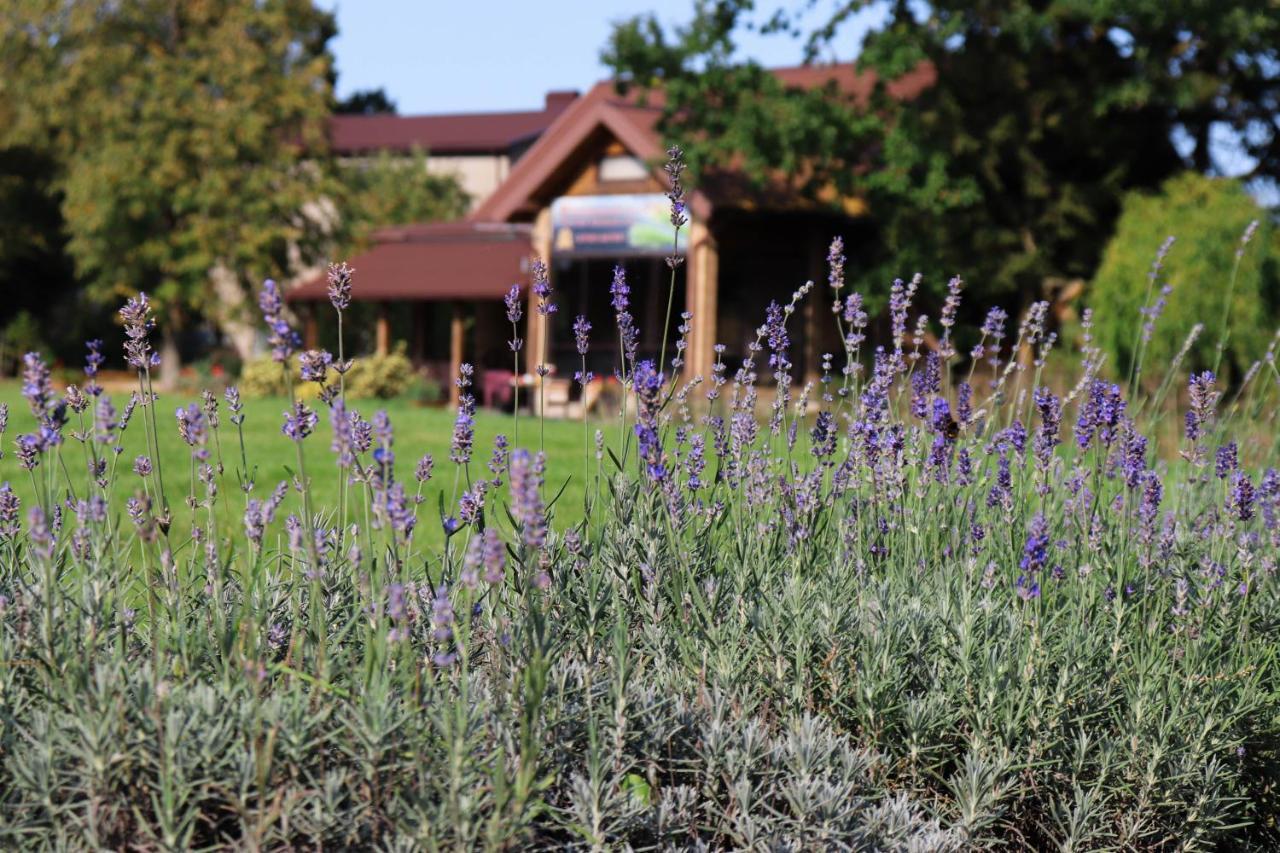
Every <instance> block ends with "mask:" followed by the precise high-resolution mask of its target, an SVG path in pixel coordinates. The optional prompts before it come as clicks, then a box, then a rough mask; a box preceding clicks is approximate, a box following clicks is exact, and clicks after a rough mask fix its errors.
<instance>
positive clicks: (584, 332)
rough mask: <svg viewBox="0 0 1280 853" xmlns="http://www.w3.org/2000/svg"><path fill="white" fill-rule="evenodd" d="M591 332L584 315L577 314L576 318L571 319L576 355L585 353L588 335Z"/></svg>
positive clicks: (589, 324)
mask: <svg viewBox="0 0 1280 853" xmlns="http://www.w3.org/2000/svg"><path fill="white" fill-rule="evenodd" d="M590 334H591V323H590V322H589V321H588V320H587V318H586V317H584V316H583V315H581V314H579V315H578V317H577V319H575V320H574V321H573V340H574V344H575V345H576V346H577V348H578V355H586V354H587V347H588V337H589V336H590Z"/></svg>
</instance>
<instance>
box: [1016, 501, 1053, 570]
mask: <svg viewBox="0 0 1280 853" xmlns="http://www.w3.org/2000/svg"><path fill="white" fill-rule="evenodd" d="M1048 559H1049V524H1048V522H1047V521H1045V517H1044V513H1042V512H1037V513H1036V514H1035V516H1034V517H1033V518H1032V519H1031V525H1030V527H1029V529H1028V531H1027V541H1026V544H1025V545H1024V546H1023V551H1022V562H1020V563H1019V564H1018V567H1019V568H1020V569H1022V571H1023V572H1025V573H1026V574H1027V575H1030V576H1034V575H1035V574H1036V573H1037V572H1039V571H1040V570H1041V569H1043V568H1044V566H1045V563H1046V562H1048Z"/></svg>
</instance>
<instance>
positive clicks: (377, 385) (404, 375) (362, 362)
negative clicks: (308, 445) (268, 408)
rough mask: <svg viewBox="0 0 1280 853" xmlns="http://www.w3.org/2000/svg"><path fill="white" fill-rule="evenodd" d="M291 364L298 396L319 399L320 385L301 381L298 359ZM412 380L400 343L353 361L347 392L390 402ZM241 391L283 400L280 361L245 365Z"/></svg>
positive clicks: (259, 360) (285, 387)
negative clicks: (385, 351)
mask: <svg viewBox="0 0 1280 853" xmlns="http://www.w3.org/2000/svg"><path fill="white" fill-rule="evenodd" d="M289 364H290V369H291V370H292V371H293V381H294V391H295V393H296V394H297V395H298V396H299V397H301V398H303V399H311V398H313V397H316V396H318V395H319V393H320V386H319V385H317V384H316V383H314V382H303V381H302V372H301V368H300V367H299V364H298V359H297V358H296V357H294V358H293V359H291V360H290V362H289ZM413 378H414V369H413V363H412V362H410V361H409V357H408V356H407V355H405V347H404V344H403V343H401V344H399V345H397V346H396V348H395V349H394V350H393V351H391V352H389V353H387V354H386V355H368V356H361V357H360V358H357V359H354V361H353V363H352V365H351V369H350V370H349V371H348V372H347V374H346V380H345V384H346V393H347V396H349V397H351V398H352V399H356V400H363V399H381V400H389V399H392V398H394V397H399V396H400V395H401V394H403V393H405V391H407V390H408V388H409V385H410V383H411V382H412V381H413ZM329 381H330V383H331V384H332V383H335V382H336V381H337V380H336V378H335V377H333V376H332V375H331V376H330V380H329ZM239 388H240V393H242V394H243V395H244V396H246V397H250V398H257V397H283V396H285V395H287V394H288V393H289V389H288V384H287V383H286V381H285V377H284V371H282V370H281V369H280V364H279V362H276V361H274V360H272V358H271V357H270V356H263V357H261V358H255V359H251V360H249V361H247V362H245V365H244V367H243V368H242V369H241V371H240V382H239Z"/></svg>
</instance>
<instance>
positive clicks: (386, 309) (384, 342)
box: [374, 302, 391, 355]
mask: <svg viewBox="0 0 1280 853" xmlns="http://www.w3.org/2000/svg"><path fill="white" fill-rule="evenodd" d="M374 332H375V335H374V337H375V347H376V349H377V353H378V355H386V354H387V353H389V352H391V303H389V302H379V303H378V322H377V324H376V325H375V327H374Z"/></svg>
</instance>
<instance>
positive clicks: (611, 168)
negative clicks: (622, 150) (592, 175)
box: [600, 154, 649, 181]
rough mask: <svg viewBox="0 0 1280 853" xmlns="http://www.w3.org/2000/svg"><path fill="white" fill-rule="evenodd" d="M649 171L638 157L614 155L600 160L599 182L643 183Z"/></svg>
mask: <svg viewBox="0 0 1280 853" xmlns="http://www.w3.org/2000/svg"><path fill="white" fill-rule="evenodd" d="M647 177H649V169H648V167H646V166H645V164H644V162H643V161H641V160H640V158H639V157H632V156H631V155H630V154H615V155H609V156H606V157H602V158H600V180H601V181H643V180H644V179H645V178H647Z"/></svg>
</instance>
